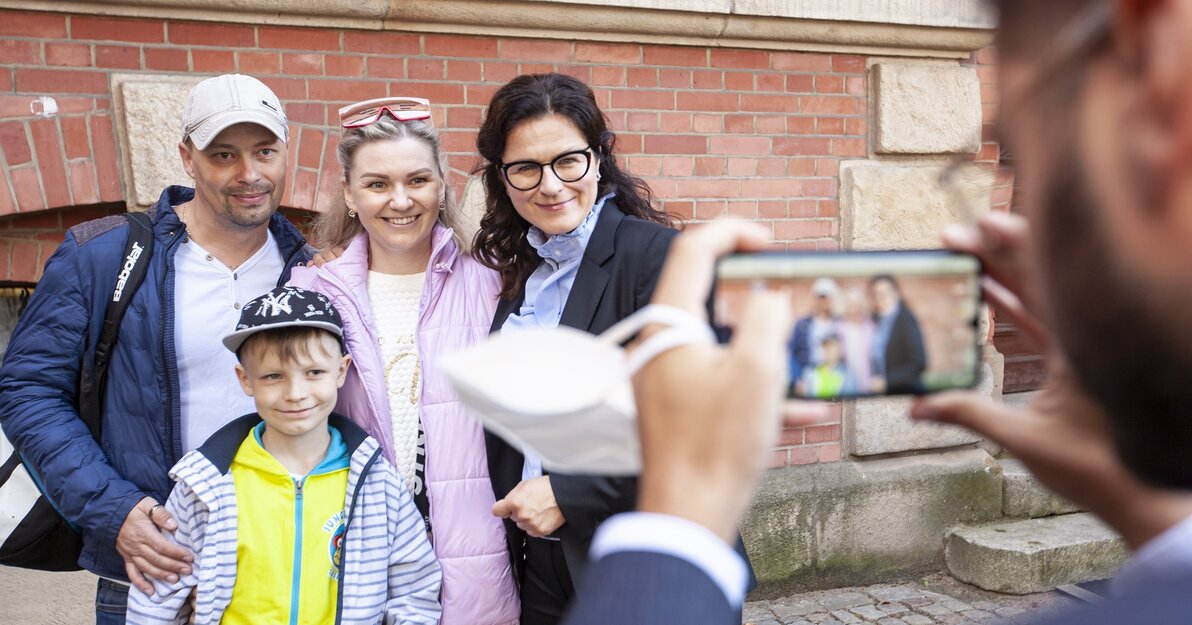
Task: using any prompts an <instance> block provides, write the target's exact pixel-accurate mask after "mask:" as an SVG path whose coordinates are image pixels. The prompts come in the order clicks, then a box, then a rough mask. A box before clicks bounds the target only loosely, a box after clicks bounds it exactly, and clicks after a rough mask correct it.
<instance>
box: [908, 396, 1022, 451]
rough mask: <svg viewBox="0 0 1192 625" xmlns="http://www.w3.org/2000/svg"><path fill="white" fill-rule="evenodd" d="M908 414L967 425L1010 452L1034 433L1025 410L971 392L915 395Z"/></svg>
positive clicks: (922, 419)
mask: <svg viewBox="0 0 1192 625" xmlns="http://www.w3.org/2000/svg"><path fill="white" fill-rule="evenodd" d="M911 418H912V419H916V420H919V421H935V422H938V423H952V424H955V425H959V426H962V427H965V428H968V429H969V430H972V431H973V432H976V433H977V434H980V435H981V436H983V437H985V438H988V439H989V440H992V441H993V442H995V443H997V444H999V445H1001V446H1002V447H1005V448H1006V449H1008V450H1010V451H1012V452H1013V451H1015V450H1017V449H1020V448H1021V445H1022V443H1023V442H1024V441H1026V440H1027V439H1029V438H1030V437H1031V436H1032V435H1033V429H1032V419H1030V418H1029V417H1028V416H1027V415H1026V413H1025V412H1023V411H1021V410H1018V409H1015V408H1010V407H1008V406H1006V405H1004V404H997V403H994V402H993V401H991V400H989V399H986V398H984V397H981V396H980V395H977V394H975V393H970V392H962V391H955V392H947V393H940V394H938V395H930V396H926V397H920V398H917V399H916V400H915V403H914V404H913V405H912V406H911Z"/></svg>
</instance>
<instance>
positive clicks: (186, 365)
mask: <svg viewBox="0 0 1192 625" xmlns="http://www.w3.org/2000/svg"><path fill="white" fill-rule="evenodd" d="M288 136H289V133H288V129H287V122H286V116H285V113H284V112H283V110H282V105H281V102H280V101H279V100H278V98H277V96H276V95H275V94H274V93H273V92H272V91H271V90H270V89H269V87H267V86H265V85H264V84H263V83H262V82H261V81H259V80H257V79H255V78H252V77H250V76H244V75H240V74H225V75H223V76H216V77H213V78H208V79H206V80H204V81H202V82H200V83H199V84H198V85H196V86H195V88H194V89H193V90H192V91H191V92H190V96H189V98H188V99H187V103H186V107H185V109H184V110H183V111H182V137H181V141H180V142H179V144H178V151H179V155H180V157H181V159H182V164H183V167H184V168H185V170H186V173H187V174H188V175H189V176H190V177H191V178H192V179H193V180H194V188H193V189H192V188H188V187H182V186H171V187H168V188H166V189H165V190H164V191H163V192H162V194H161V198H160V199H159V200H158V202H157V204H156V205H155V206H153V207H152V208H150V209H149V210H148V211H147V215H148V216H149V218H150V220H151V228H152V233H151V237H150V236H149V233H146V235H145V236H146V239H147V240H148V241H151V242H152V243H151V245H146V246H145V248H147V250H148V254H147V255H148V262H147V265H146V268H147V273H146V275H145V280H144V282H143V283H142V284H141V286H140V287H139V288H136V290H135V292H134V293H132V295H131V297H132V299H131V305H130V306H129V308H128V311H127V313H126V314H125V315H124V317H123V318H122V321H121V323H120V326H119V334H118V336H119V340H117V341H116V342H115V344H114V347H113V348H112V352H111V354H110V360H109V362H110V363H111V365H110V368H109V370H108V375H107V379H106V384H103V386H102V388H101V391H102V392H101V394H100V397H101V398H102V399H101V400H100V401H101V403H100V405H99V408H98V415H99V417H98V420H99V424H98V425H99V427H98V428H97V430H98V434H97V436H98V440H97V439H96V438H95V436H93V432H94V431H95V430H89V424H88V423H86V422H84V421H83V419H82V418H81V417H80V416H79V410H78V408H77V406H78V405H79V401H78V400H79V397H80V390H79V389H80V378H81V377H82V376H83V375H84V373H86V374H87V375H88V376H89V375H91V374H92V363H93V362H94V354H95V351H96V344H97V342H98V337H99V335H100V328H101V326H102V324H103V317H104V315H103V314H102V313H103V311H104V307H105V303H106V302H107V301H108V300H111V299H113V298H114V297H115V298H116V299H119V298H120V297H121V295H119V291H117V293H114V292H113V287H112V285H113V284H121V285H122V284H124V281H125V280H126V279H127V275H126V274H127V273H128V271H127V268H128V267H130V266H131V265H130V263H132V264H136V263H137V262H139V257H140V256H141V255H142V254H144V252H139V253H136V254H135V255H133V253H132V252H128V254H129V255H128V256H126V255H125V251H126V246H127V249H133V246H132V245H131V243H133V242H135V241H137V239H136V238H135V237H134V236H133V234H134V232H139V231H140V229H141V228H142V226H140V225H138V223H134V222H133V221H132V220H130V219H126V218H125V217H124V216H122V215H120V216H112V217H105V218H103V219H99V220H96V221H91V222H87V223H84V224H80V225H78V226H76V227H74V228H72V229H71V230H70V232H69V233H68V234H67V236H66V239H65V241H64V242H63V243H62V245H61V246H60V247H59V248H58V250H57V252H55V254H54V255H53V257H52V258H51V259H50V260H49V262H48V264H47V265H46V269H45V273H44V277H43V278H42V280H41V282H40V283H39V284H38V287H37V289H36V290H35V291H34V293H33V295H32V296H31V298H30V300H29V304H28V308H27V310H26V312H25V314H23V315H22V316H21V319H20V322H19V323H18V325H17V327H16V329H15V330H14V331H13V334H12V339H11V341H10V343H9V348H8V352H7V354H6V355H5V358H4V361H3V366H2V367H0V424H2V425H3V427H4V433H5V434H6V435H7V436H8V438H9V439H10V440H11V441H12V442H13V445H14V447H16V449H17V450H18V451H20V453H21V455H22V457H23V458H24V459H25V461H26V462H27V463H28V464H29V465H30V466H31V467H32V468H33V469H35V470H36V471H37V473H38V475H39V476H40V477H41V478H42V482H43V484H44V486H45V488H44V492H46V493H50V494H51V495H52V499H53V504H54V505H55V507H56V508H57V509H58V510H59V511H60V512H61V514H62V515H63V516H64V518H65V519H66V520H67V521H69V522H70V523H71V524H73V525H74V526H75V527H77V528H78V529H79V531H80V532H81V534H82V539H83V541H82V542H83V544H82V550H81V553H79V554H78V560H77V562H78V565H79V566H80V567H82V568H85V569H87V570H89V571H92V572H93V573H96V574H97V575H99V576H100V581H99V590H98V592H97V595H96V622H97V623H100V624H106V623H123V622H124V611H125V606H126V604H127V600H128V585H127V584H128V582H129V581H131V582H132V583H133V584H136V585H137V586H138V587H140V588H141V589H143V590H145V591H146V592H152V590H153V586H152V584H151V582H150V581H149V578H156V579H160V580H164V581H173V580H176V579H178V576H180V575H186V574H188V573H189V572H190V563H191V562H192V561H193V555H192V554H190V553H189V552H188V551H186V550H185V549H182V548H180V547H178V546H177V545H175V544H173V543H171V542H169V541H168V540H166V539H165V537H164V536H163V534H162V532H163V531H172V530H173V529H174V528H175V527H176V523H175V522H174V520H173V519H172V518H171V517H170V515H169V514H168V513H167V512H166V511H165V509H164V508H163V507H162V506H161V503H162V502H164V501H165V500H166V497H167V496H168V495H169V492H170V488H171V486H172V484H171V480H170V477H169V474H168V472H169V469H170V467H171V466H173V465H174V463H176V462H177V461H178V459H179V458H181V457H182V455H183V454H185V453H186V452H188V451H190V450H192V449H195V448H196V447H198V445H199V444H201V443H202V442H203V441H204V440H206V438H207V437H208V436H209V435H210V434H211V433H213V432H214V431H215V430H217V429H219V428H220V427H222V426H223V425H225V424H226V423H227V422H228V421H229V416H231V417H234V416H236V415H239V414H247V413H249V412H252V411H253V405H252V402H251V400H250V399H248V398H247V397H246V396H245V395H244V394H243V393H242V392H240V389H239V383H238V382H237V380H236V377H235V375H234V374H233V373H232V371H233V370H234V366H235V357H234V356H233V355H232V354H231V352H228V351H227V350H226V349H224V348H223V345H221V344H220V342H219V340H218V337H219V336H222V335H223V334H227V333H228V332H231V331H232V330H233V329H235V327H236V323H237V320H238V318H239V316H240V308H241V306H242V304H246V303H248V302H249V301H251V300H252V299H254V298H256V297H257V296H259V295H262V294H264V293H266V292H268V291H270V290H271V289H273V288H274V287H275V286H279V285H282V284H285V282H286V281H287V280H288V279H289V275H290V269H291V268H292V267H293V266H295V265H296V264H298V263H301V262H306V261H307V260H309V257H310V252H309V248H308V247H307V246H306V242H305V241H304V240H303V238H302V235H301V234H300V233H299V232H298V230H297V229H296V228H294V226H293V225H291V224H290V223H289V222H288V221H286V220H285V218H284V217H282V216H281V215H279V214H277V208H278V205H279V203H280V202H281V196H282V193H283V191H284V189H285V183H286V163H287V158H286V156H287V139H288ZM133 228H137V230H135V231H134V230H133ZM118 288H120V287H118ZM124 297H128V294H124ZM80 346H81V347H82V352H83V359H82V362H80V358H79V353H80ZM238 411H239V412H238Z"/></svg>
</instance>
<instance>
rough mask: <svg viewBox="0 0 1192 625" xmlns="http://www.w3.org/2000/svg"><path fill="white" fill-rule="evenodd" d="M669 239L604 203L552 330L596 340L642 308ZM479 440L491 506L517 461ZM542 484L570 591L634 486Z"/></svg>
mask: <svg viewBox="0 0 1192 625" xmlns="http://www.w3.org/2000/svg"><path fill="white" fill-rule="evenodd" d="M676 234H678V232H677V231H676V230H674V229H671V228H667V227H666V226H663V225H660V224H657V223H654V222H650V221H645V220H643V219H639V218H637V217H631V216H627V215H625V214H624V213H622V212H621V210H620V209H619V208H617V206H616V205H615V204H613V203H612V202H611V201H608V202H605V204H604V207H603V209H602V210H601V211H600V216H599V217H598V218H597V220H596V227H595V229H594V230H593V231H592V236H591V238H589V239H588V247H587V249H586V250H585V251H584V256H583V259H582V260H581V261H580V266H579V272H578V273H577V274H576V277H575V284H574V286H572V288H571V294H570V295H569V296H568V298H567V304H566V305H564V307H563V315H562V318H561V319H560V321H559V324H560V325H563V326H568V327H572V328H576V329H579V330H585V331H587V332H590V333H592V334H599V333H601V332H603V331H605V330H607V329H608V328H609V327H610V326H612V325H613V324H614V323H616V322H618V321H620V320H622V319H624V318H625V317H628V316H629V315H631V314H633V313H634V312H635V311H637V310H638V309H639V308H642V307H644V306H645V305H646V304H649V303H650V297H651V296H652V295H653V293H654V286H655V284H657V282H658V275H659V273H661V271H662V264H663V261H665V260H666V253H667V251H668V250H669V249H670V244H671V241H672V240H673V239H674V238H675V235H676ZM522 288H523V289H524V288H525V285H524V284H523V285H522ZM524 297H525V294H524V292H523V293H519V294H518V296H517V297H516V298H515V299H513V300H501V302H500V303H498V304H497V310H496V313H495V315H494V317H493V325H492V329H493V331H496V330H499V329H500V328H501V326H503V325H504V324H505V320H506V319H507V318H508V317H509V315H510V314H512V313H513V312H515V311H517V310H518V309H519V308H520V307H521V304H522V300H523V299H524ZM484 439H485V447H486V448H487V451H488V470H489V477H490V479H491V480H492V485H493V494H494V495H495V496H496V498H497V499H498V500H499V499H502V498H504V497H505V495H507V494H509V491H511V490H513V487H514V486H517V484H518V483H519V482H521V474H522V466H523V465H524V464H525V458H524V457H523V456H522V454H521V452H520V451H518V450H516V449H514V448H513V447H511V446H510V445H509V444H508V443H506V442H505V441H504V440H502V439H501V438H500V437H499V436H496V435H494V434H492V433H490V432H488V431H485V434H484ZM550 482H551V488H552V489H553V490H554V494H555V500H556V501H557V502H558V504H559V509H560V510H562V512H563V516H564V517H565V518H566V519H567V522H566V523H564V524H563V527H561V528H559V529H558V531H556V532H555V534H554V536H555V537H557V538H559V539H560V540H561V542H562V547H563V554H564V557H565V558H566V559H567V566H568V569H569V571H570V573H571V578H572V581H573V582H574V584H575V585H576V587H578V586H579V584H580V578H581V577H582V576H583V572H584V568H585V566H586V564H587V558H588V548H589V547H590V546H591V543H592V535H593V534H594V533H595V531H596V527H597V526H598V525H600V524H601V523H602V522H604V520H605V519H607V518H608V517H610V516H612V515H614V514H616V513H618V512H625V511H627V510H632V509H633V507H634V504H635V503H636V501H637V478H636V477H600V476H582V475H564V474H561V473H551V479H550ZM505 532H506V534H507V536H508V539H509V551H510V557H511V558H512V561H513V570H514V574H515V575H517V576H518V578H519V579H520V578H521V574H522V569H523V567H524V559H523V553H522V552H523V539H524V538H525V534H524V533H523V532H522V531H521V530H520V529H518V528H517V525H515V524H514V523H513V522H512V521H510V520H508V519H506V520H505Z"/></svg>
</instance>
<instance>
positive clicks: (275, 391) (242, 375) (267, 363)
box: [236, 331, 351, 438]
mask: <svg viewBox="0 0 1192 625" xmlns="http://www.w3.org/2000/svg"><path fill="white" fill-rule="evenodd" d="M258 340H259V339H258ZM305 340H306V344H305V345H304V346H296V349H292V350H289V351H290V353H291V355H292V358H283V357H282V355H281V351H282V350H281V349H279V346H277V345H273V344H269V343H264V342H256V341H254V343H255V344H246V345H245V346H244V348H242V350H241V355H240V364H238V365H236V376H237V378H238V379H239V380H240V386H241V388H243V389H244V392H245V394H247V395H248V396H249V397H252V398H253V401H254V402H255V403H256V407H257V412H258V413H259V414H260V415H261V418H262V419H263V420H264V421H265V426H266V428H268V429H269V430H270V431H272V432H273V433H274V434H276V435H278V436H282V437H289V438H302V437H304V436H307V435H309V434H311V433H316V434H321V433H322V432H323V431H325V429H326V427H327V416H328V415H330V414H331V411H332V410H333V409H334V408H335V402H336V399H337V398H338V397H339V388H340V387H342V386H343V384H344V379H345V377H346V376H347V373H348V363H349V362H350V361H351V357H349V356H346V355H341V352H340V347H339V342H338V341H337V340H336V339H335V337H334V336H332V335H331V333H329V332H324V331H316V333H313V334H312V335H311V336H310V337H308V338H306V339H305ZM302 347H305V349H302Z"/></svg>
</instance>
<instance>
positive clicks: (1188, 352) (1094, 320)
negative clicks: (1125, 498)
mask: <svg viewBox="0 0 1192 625" xmlns="http://www.w3.org/2000/svg"><path fill="white" fill-rule="evenodd" d="M1074 145H1075V142H1074V141H1073V142H1070V144H1069V149H1067V150H1057V152H1067V153H1066V154H1060V155H1059V156H1058V158H1056V159H1054V160H1053V161H1052V162H1054V163H1061V165H1057V166H1056V168H1055V170H1053V174H1054V175H1053V176H1052V179H1051V180H1049V181H1046V183H1045V184H1046V186H1045V188H1044V192H1043V194H1042V202H1043V204H1044V206H1043V207H1042V209H1041V210H1040V211H1038V213H1039V214H1038V218H1039V223H1038V224H1037V227H1038V228H1039V233H1038V237H1039V239H1038V242H1039V244H1040V245H1039V250H1040V258H1041V259H1042V260H1043V261H1044V264H1043V267H1042V271H1043V278H1044V292H1045V293H1046V294H1047V298H1048V299H1049V300H1050V301H1049V304H1050V312H1051V318H1052V327H1053V328H1054V330H1055V333H1056V336H1057V338H1058V339H1059V343H1060V346H1061V347H1062V349H1063V351H1064V353H1065V355H1066V356H1067V357H1068V359H1069V361H1070V364H1071V366H1072V369H1073V370H1074V371H1075V373H1076V376H1077V379H1078V380H1079V381H1080V383H1081V385H1082V386H1083V387H1084V389H1085V390H1086V392H1087V393H1089V395H1091V396H1092V397H1093V398H1094V399H1096V400H1097V402H1098V403H1100V404H1101V405H1102V406H1103V407H1104V409H1105V410H1106V413H1107V415H1108V417H1109V420H1110V424H1111V426H1112V428H1113V432H1114V435H1115V439H1116V441H1117V443H1118V451H1119V455H1120V456H1121V457H1122V459H1123V461H1125V462H1126V464H1127V466H1129V467H1130V468H1131V469H1132V470H1133V471H1134V472H1135V473H1136V474H1138V476H1139V477H1141V478H1143V479H1144V480H1146V481H1148V482H1151V483H1152V484H1155V485H1160V486H1169V487H1178V488H1192V461H1190V460H1189V458H1190V457H1192V341H1190V340H1189V339H1190V336H1189V335H1192V319H1190V316H1192V315H1190V313H1192V298H1190V297H1189V295H1192V294H1186V293H1183V290H1182V289H1181V288H1179V287H1180V286H1181V285H1170V284H1166V285H1165V284H1152V282H1153V278H1152V276H1150V275H1148V274H1146V273H1145V272H1144V271H1139V270H1138V269H1133V268H1131V267H1129V266H1127V264H1126V263H1125V262H1124V260H1123V259H1122V258H1120V254H1117V253H1116V252H1115V251H1114V247H1113V246H1112V245H1111V244H1110V238H1109V235H1108V234H1107V232H1106V230H1107V228H1106V226H1105V219H1104V216H1103V215H1102V210H1103V209H1102V208H1101V206H1100V202H1099V200H1098V198H1096V197H1094V193H1093V187H1092V185H1090V184H1089V179H1090V178H1089V176H1087V175H1086V173H1085V172H1084V171H1083V170H1082V168H1081V165H1080V164H1081V162H1082V159H1081V158H1080V157H1079V154H1078V152H1077V151H1076V150H1075V149H1073V147H1074ZM1139 218H1142V216H1139ZM1189 244H1190V245H1192V242H1189ZM1189 271H1192V267H1189Z"/></svg>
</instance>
